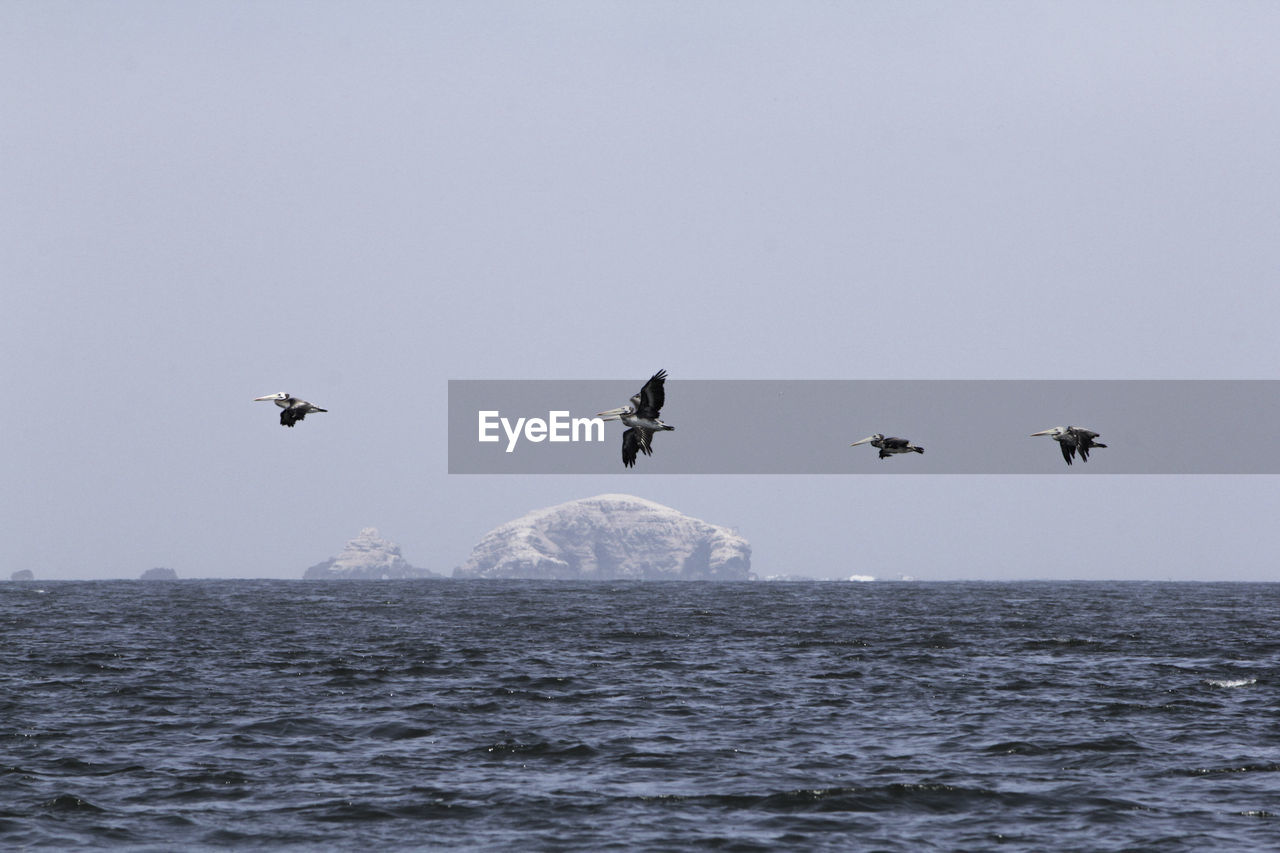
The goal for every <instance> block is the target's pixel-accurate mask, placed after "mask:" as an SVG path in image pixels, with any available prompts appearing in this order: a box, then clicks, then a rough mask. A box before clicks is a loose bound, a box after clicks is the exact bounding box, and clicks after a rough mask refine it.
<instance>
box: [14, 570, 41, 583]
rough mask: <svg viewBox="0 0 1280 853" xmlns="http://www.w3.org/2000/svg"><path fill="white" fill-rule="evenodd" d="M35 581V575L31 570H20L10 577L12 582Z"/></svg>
mask: <svg viewBox="0 0 1280 853" xmlns="http://www.w3.org/2000/svg"><path fill="white" fill-rule="evenodd" d="M35 579H36V576H35V573H33V572H32V571H31V570H30V569H19V570H18V571H16V572H14V573H13V574H11V575H9V580H11V581H33V580H35Z"/></svg>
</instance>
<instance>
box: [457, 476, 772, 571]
mask: <svg viewBox="0 0 1280 853" xmlns="http://www.w3.org/2000/svg"><path fill="white" fill-rule="evenodd" d="M453 576H454V577H456V578H554V579H571V580H620V579H633V580H706V581H740V580H751V579H753V575H752V574H751V546H750V545H749V544H748V543H747V540H745V539H743V538H742V537H741V536H739V535H738V534H737V533H736V532H734V531H732V530H730V529H729V528H727V527H720V526H717V525H714V524H709V523H708V522H705V521H702V520H700V519H697V518H692V517H690V516H687V515H684V514H683V513H681V512H678V511H676V510H674V509H672V508H670V507H666V506H663V505H662V504H658V503H654V502H653V501H648V500H644V499H643V498H637V497H633V496H631V495H598V496H596V497H594V498H583V499H581V500H576V501H569V502H568V503H563V504H559V505H558V506H553V507H548V508H546V509H539V510H534V511H533V512H530V513H528V514H527V515H524V516H521V517H520V518H517V519H515V520H514V521H509V522H507V523H506V524H503V525H501V526H500V527H496V528H494V529H493V530H491V531H489V533H487V534H486V535H485V537H484V538H483V539H481V540H480V544H478V545H476V547H475V549H474V550H473V551H472V552H471V557H470V558H469V559H468V560H467V562H466V563H464V564H463V565H461V566H459V567H458V568H456V569H454V572H453Z"/></svg>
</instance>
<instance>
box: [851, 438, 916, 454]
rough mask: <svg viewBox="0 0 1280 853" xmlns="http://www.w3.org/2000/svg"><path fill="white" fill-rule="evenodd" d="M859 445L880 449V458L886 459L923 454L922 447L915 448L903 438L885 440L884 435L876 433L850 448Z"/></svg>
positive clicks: (856, 442)
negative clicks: (903, 454)
mask: <svg viewBox="0 0 1280 853" xmlns="http://www.w3.org/2000/svg"><path fill="white" fill-rule="evenodd" d="M859 444H870V445H871V446H872V447H878V448H880V458H881V459H888V458H889V457H890V456H893V455H894V454H895V453H924V448H923V447H916V446H915V445H914V444H912V443H911V442H909V441H907V439H905V438H893V437H889V438H885V437H884V433H882V432H878V433H876V434H875V435H869V436H867V437H866V438H864V439H861V440H859V441H855V442H854V443H853V444H851V445H849V446H850V447H857V446H858V445H859Z"/></svg>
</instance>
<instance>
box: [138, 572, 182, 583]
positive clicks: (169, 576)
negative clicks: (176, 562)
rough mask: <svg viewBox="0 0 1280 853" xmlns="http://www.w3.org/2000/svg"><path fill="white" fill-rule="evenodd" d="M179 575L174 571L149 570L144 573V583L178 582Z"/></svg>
mask: <svg viewBox="0 0 1280 853" xmlns="http://www.w3.org/2000/svg"><path fill="white" fill-rule="evenodd" d="M177 579H178V573H177V572H175V571H174V570H173V569H147V570H146V571H145V572H143V573H142V580H144V581H176V580H177Z"/></svg>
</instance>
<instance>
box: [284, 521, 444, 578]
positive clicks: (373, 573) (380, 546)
mask: <svg viewBox="0 0 1280 853" xmlns="http://www.w3.org/2000/svg"><path fill="white" fill-rule="evenodd" d="M302 577H303V578H305V579H307V580H394V579H400V578H438V577H440V575H438V574H436V573H435V572H432V571H428V570H427V569H418V568H414V567H413V566H411V565H409V561H408V560H406V559H405V558H404V557H403V556H401V554H400V546H399V545H397V544H396V543H394V542H391V541H388V540H386V539H383V538H382V537H380V536H379V535H378V529H377V528H376V527H366V528H364V529H363V530H361V531H360V535H359V536H357V537H356V538H355V539H352V540H351V541H349V542H348V543H347V547H346V548H344V549H343V550H342V553H341V554H339V555H338V556H336V557H330V558H329V559H327V560H325V561H324V562H323V563H317V564H316V565H314V566H312V567H311V568H309V569H307V570H306V572H305V573H303V575H302Z"/></svg>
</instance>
